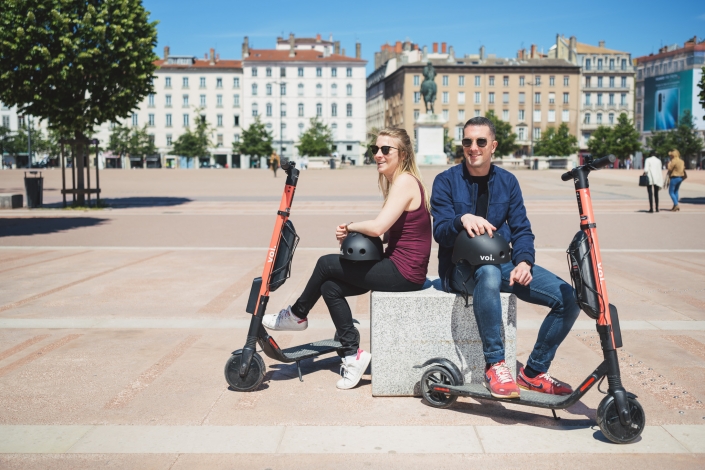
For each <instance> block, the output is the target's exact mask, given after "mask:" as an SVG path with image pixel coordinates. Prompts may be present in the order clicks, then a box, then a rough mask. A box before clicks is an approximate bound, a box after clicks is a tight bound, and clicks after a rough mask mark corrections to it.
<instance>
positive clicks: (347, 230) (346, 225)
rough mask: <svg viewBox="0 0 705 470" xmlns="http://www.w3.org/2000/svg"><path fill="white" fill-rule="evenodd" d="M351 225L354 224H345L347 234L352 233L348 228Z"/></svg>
mask: <svg viewBox="0 0 705 470" xmlns="http://www.w3.org/2000/svg"><path fill="white" fill-rule="evenodd" d="M351 223H352V222H348V223H347V224H345V231H346V232H349V231H350V229H348V226H349V225H350V224H351Z"/></svg>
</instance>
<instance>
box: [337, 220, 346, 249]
mask: <svg viewBox="0 0 705 470" xmlns="http://www.w3.org/2000/svg"><path fill="white" fill-rule="evenodd" d="M347 236H348V226H347V224H342V225H338V226H337V227H336V229H335V238H336V240H338V243H339V244H342V243H343V240H345V237H347Z"/></svg>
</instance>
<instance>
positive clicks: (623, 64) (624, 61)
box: [622, 59, 627, 70]
mask: <svg viewBox="0 0 705 470" xmlns="http://www.w3.org/2000/svg"><path fill="white" fill-rule="evenodd" d="M622 70H627V59H622Z"/></svg>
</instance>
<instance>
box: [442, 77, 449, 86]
mask: <svg viewBox="0 0 705 470" xmlns="http://www.w3.org/2000/svg"><path fill="white" fill-rule="evenodd" d="M442 81H443V86H448V75H443V80H442Z"/></svg>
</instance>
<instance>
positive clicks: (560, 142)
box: [534, 122, 578, 156]
mask: <svg viewBox="0 0 705 470" xmlns="http://www.w3.org/2000/svg"><path fill="white" fill-rule="evenodd" d="M577 151H578V139H577V137H575V136H574V135H572V134H571V133H570V130H569V129H568V125H567V124H566V123H565V122H563V123H561V125H560V126H558V129H556V128H555V127H549V128H548V129H546V132H544V133H543V135H542V136H541V139H540V140H539V141H538V142H536V145H534V155H545V156H567V155H571V154H574V153H576V152H577Z"/></svg>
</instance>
